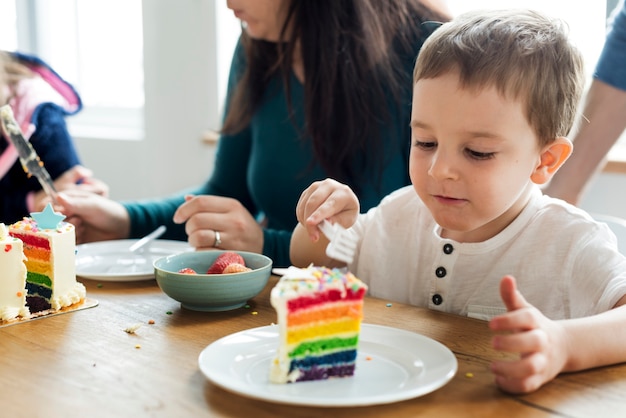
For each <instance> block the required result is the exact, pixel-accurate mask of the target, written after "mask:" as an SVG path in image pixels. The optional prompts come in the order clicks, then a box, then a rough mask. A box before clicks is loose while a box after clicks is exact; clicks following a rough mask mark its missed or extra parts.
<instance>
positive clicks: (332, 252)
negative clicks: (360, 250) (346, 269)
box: [318, 219, 357, 264]
mask: <svg viewBox="0 0 626 418" xmlns="http://www.w3.org/2000/svg"><path fill="white" fill-rule="evenodd" d="M318 228H319V229H320V231H322V233H323V234H324V235H326V238H328V240H329V241H330V243H329V244H328V246H327V247H326V255H327V256H329V257H330V258H333V259H335V260H338V261H343V262H344V263H346V264H350V263H352V260H353V259H354V252H355V251H356V245H357V240H356V237H354V235H353V234H351V233H350V231H349V230H347V229H345V228H344V227H342V226H341V225H339V224H338V223H335V224H331V223H330V222H328V221H327V220H326V219H324V220H323V221H322V222H321V223H320V224H319V225H318Z"/></svg>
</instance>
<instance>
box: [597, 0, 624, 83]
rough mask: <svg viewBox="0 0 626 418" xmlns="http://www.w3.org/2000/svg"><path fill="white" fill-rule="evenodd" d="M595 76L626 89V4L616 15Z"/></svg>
mask: <svg viewBox="0 0 626 418" xmlns="http://www.w3.org/2000/svg"><path fill="white" fill-rule="evenodd" d="M594 77H595V78H598V79H600V80H601V81H603V82H605V83H607V84H609V85H611V86H613V87H616V88H618V89H620V90H626V5H624V4H622V8H621V10H619V12H618V13H617V14H616V15H615V20H614V21H613V24H612V26H611V29H610V31H609V33H608V35H607V38H606V41H605V44H604V47H603V48H602V53H601V55H600V58H599V59H598V63H597V65H596V69H595V72H594Z"/></svg>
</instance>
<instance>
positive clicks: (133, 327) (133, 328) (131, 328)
mask: <svg viewBox="0 0 626 418" xmlns="http://www.w3.org/2000/svg"><path fill="white" fill-rule="evenodd" d="M139 328H141V324H135V325H131V326H129V327H126V328H125V329H124V332H127V333H128V334H134V333H135V331H137V330H138V329H139Z"/></svg>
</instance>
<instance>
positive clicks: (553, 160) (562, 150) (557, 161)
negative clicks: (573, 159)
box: [530, 136, 574, 184]
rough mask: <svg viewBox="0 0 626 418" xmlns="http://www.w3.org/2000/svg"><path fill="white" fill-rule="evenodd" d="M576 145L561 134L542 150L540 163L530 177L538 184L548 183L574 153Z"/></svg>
mask: <svg viewBox="0 0 626 418" xmlns="http://www.w3.org/2000/svg"><path fill="white" fill-rule="evenodd" d="M573 149H574V146H573V144H572V141H570V140H569V139H567V138H565V137H564V136H560V137H558V138H556V139H555V140H554V142H552V143H551V144H550V145H547V146H546V147H545V148H544V150H543V151H542V152H541V155H540V161H539V165H537V167H535V171H534V172H533V173H532V174H531V176H530V179H531V180H532V181H533V183H536V184H545V183H547V182H548V181H549V180H550V179H551V178H552V176H553V175H554V173H556V172H557V170H558V169H559V168H561V166H562V165H563V163H564V162H565V160H567V159H568V158H569V156H570V155H571V154H572V150H573Z"/></svg>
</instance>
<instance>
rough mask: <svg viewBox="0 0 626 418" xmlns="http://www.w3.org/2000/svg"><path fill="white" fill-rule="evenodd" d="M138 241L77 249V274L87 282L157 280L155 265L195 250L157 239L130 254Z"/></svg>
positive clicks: (116, 242)
mask: <svg viewBox="0 0 626 418" xmlns="http://www.w3.org/2000/svg"><path fill="white" fill-rule="evenodd" d="M137 241H138V240H136V239H122V240H114V241H101V242H93V243H89V244H81V245H77V246H76V275H77V276H80V277H84V278H86V279H94V280H102V281H111V282H127V281H136V280H151V279H154V266H153V265H152V263H154V261H155V260H156V259H158V258H161V257H164V256H166V255H171V254H176V253H181V252H184V251H193V248H192V247H190V246H189V244H188V243H187V242H185V241H170V240H162V239H157V240H154V241H152V243H150V244H148V245H147V246H146V247H145V248H143V249H141V250H139V251H137V252H136V253H131V252H130V251H129V250H128V249H129V248H130V246H131V245H133V244H134V243H136V242H137Z"/></svg>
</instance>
